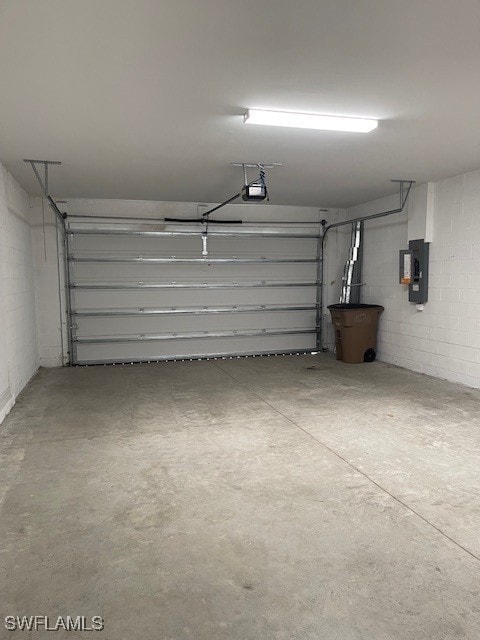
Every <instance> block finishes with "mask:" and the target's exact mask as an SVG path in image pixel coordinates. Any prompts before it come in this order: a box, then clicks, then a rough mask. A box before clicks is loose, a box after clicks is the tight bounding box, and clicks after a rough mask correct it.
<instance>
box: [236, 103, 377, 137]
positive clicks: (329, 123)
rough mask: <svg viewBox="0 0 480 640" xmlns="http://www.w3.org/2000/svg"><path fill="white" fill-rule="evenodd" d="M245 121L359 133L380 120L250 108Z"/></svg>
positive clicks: (274, 125) (275, 125) (368, 129)
mask: <svg viewBox="0 0 480 640" xmlns="http://www.w3.org/2000/svg"><path fill="white" fill-rule="evenodd" d="M244 122H245V123H246V124H264V125H270V126H272V127H295V128H299V129H324V130H326V131H354V132H357V133H368V132H369V131H373V129H376V128H377V127H378V120H372V119H371V118H350V117H346V116H324V115H319V114H316V113H292V112H289V111H264V110H262V109H249V110H248V111H247V113H246V114H245V117H244Z"/></svg>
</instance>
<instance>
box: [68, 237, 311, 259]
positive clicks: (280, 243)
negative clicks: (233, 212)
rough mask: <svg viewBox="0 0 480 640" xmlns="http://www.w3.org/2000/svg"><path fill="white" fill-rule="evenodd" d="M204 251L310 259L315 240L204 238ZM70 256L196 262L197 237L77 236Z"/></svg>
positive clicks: (223, 254)
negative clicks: (151, 257) (181, 258)
mask: <svg viewBox="0 0 480 640" xmlns="http://www.w3.org/2000/svg"><path fill="white" fill-rule="evenodd" d="M208 249H209V251H210V252H211V253H212V255H213V254H214V255H216V256H219V257H221V256H226V257H229V256H232V255H238V256H240V255H244V256H262V255H269V256H280V257H282V256H284V255H286V256H289V257H293V256H297V257H302V256H303V257H305V256H314V255H315V251H316V240H315V239H305V238H252V237H248V236H246V237H244V238H238V239H237V238H230V237H227V238H219V237H217V236H215V237H212V238H210V237H209V238H208ZM73 250H74V253H77V252H78V253H79V254H82V255H91V254H97V255H103V254H104V253H105V252H108V253H112V254H113V253H117V254H119V255H120V254H121V255H124V254H125V255H139V254H142V255H145V256H147V255H149V254H152V255H157V256H166V257H168V256H172V255H176V256H179V255H182V256H187V257H188V256H190V257H192V258H198V257H199V254H200V253H201V251H202V241H201V237H200V236H198V237H195V238H192V237H189V236H185V237H180V238H178V237H177V238H175V237H174V238H163V237H160V238H157V237H148V236H147V237H138V236H133V237H130V236H107V235H102V236H95V235H83V236H82V235H78V236H75V239H74V242H73Z"/></svg>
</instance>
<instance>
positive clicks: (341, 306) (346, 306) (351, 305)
mask: <svg viewBox="0 0 480 640" xmlns="http://www.w3.org/2000/svg"><path fill="white" fill-rule="evenodd" d="M328 309H337V310H338V311H349V310H350V309H378V310H379V311H380V313H381V312H382V311H384V307H382V305H381V304H362V303H360V302H346V303H338V304H330V305H328Z"/></svg>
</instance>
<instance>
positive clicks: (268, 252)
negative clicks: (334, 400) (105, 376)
mask: <svg viewBox="0 0 480 640" xmlns="http://www.w3.org/2000/svg"><path fill="white" fill-rule="evenodd" d="M314 233H315V232H312V231H305V230H303V231H302V230H299V231H294V230H292V229H288V230H285V229H283V230H278V229H275V228H269V227H266V226H263V227H260V226H258V225H249V226H245V225H228V226H226V225H210V226H209V228H208V230H205V228H203V227H198V226H194V225H192V226H185V225H165V224H161V225H158V224H151V223H147V224H138V222H137V223H136V222H135V221H134V220H132V221H131V222H123V221H122V224H113V223H108V224H105V223H102V224H100V223H96V224H92V223H80V222H78V223H70V225H69V230H68V256H69V257H68V261H69V276H70V307H71V328H72V330H71V352H72V362H73V363H74V364H99V363H117V362H119V363H120V362H149V361H156V360H168V359H183V358H204V357H214V356H229V355H247V354H251V355H254V354H268V353H292V352H293V353H295V352H302V353H303V352H310V351H312V350H315V349H316V348H317V344H318V342H317V338H318V332H317V328H318V313H317V311H318V291H319V288H318V266H319V259H320V258H321V256H319V255H318V249H319V246H320V242H319V238H318V236H317V235H313V234H314Z"/></svg>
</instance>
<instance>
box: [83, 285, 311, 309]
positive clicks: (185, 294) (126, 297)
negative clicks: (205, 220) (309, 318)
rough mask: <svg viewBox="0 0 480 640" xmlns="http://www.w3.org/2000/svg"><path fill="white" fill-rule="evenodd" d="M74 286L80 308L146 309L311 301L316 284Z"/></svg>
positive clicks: (308, 302)
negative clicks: (243, 286) (159, 287)
mask: <svg viewBox="0 0 480 640" xmlns="http://www.w3.org/2000/svg"><path fill="white" fill-rule="evenodd" d="M260 291H261V296H259V293H258V289H248V288H247V289H243V288H242V289H241V288H236V289H173V290H172V289H140V290H139V289H110V290H107V289H88V290H83V289H74V291H73V298H74V303H75V304H74V306H75V308H76V309H79V310H82V309H83V310H85V309H90V310H98V309H147V308H158V307H166V308H169V307H177V308H178V307H205V306H214V307H219V306H234V305H237V306H240V305H253V304H256V303H257V304H258V303H259V297H261V300H260V304H265V305H274V304H285V303H286V301H288V304H312V301H314V300H315V287H314V286H309V287H288V288H287V287H274V288H262V289H260Z"/></svg>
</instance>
